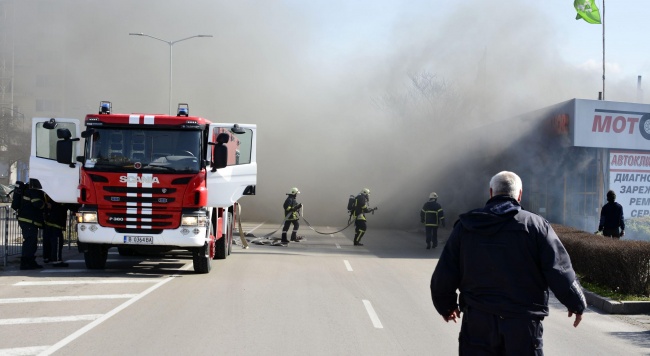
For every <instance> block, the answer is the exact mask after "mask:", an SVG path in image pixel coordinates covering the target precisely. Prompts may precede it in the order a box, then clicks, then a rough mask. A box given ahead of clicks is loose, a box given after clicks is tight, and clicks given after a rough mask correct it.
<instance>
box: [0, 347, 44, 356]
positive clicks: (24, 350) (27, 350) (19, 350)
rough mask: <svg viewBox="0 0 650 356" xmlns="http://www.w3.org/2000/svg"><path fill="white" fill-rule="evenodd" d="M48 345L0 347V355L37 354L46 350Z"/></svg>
mask: <svg viewBox="0 0 650 356" xmlns="http://www.w3.org/2000/svg"><path fill="white" fill-rule="evenodd" d="M48 347H49V346H32V347H16V348H13V349H0V355H8V356H27V355H38V354H39V353H40V352H43V351H45V350H47V348H48Z"/></svg>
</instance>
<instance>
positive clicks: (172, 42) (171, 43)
mask: <svg viewBox="0 0 650 356" xmlns="http://www.w3.org/2000/svg"><path fill="white" fill-rule="evenodd" d="M194 37H212V35H194V36H190V37H186V38H183V39H180V40H176V41H171V42H169V44H170V45H173V44H174V43H177V42H181V41H185V40H189V39H190V38H194Z"/></svg>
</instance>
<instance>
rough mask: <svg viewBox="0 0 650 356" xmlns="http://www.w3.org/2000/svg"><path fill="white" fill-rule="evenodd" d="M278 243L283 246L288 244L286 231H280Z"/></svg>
mask: <svg viewBox="0 0 650 356" xmlns="http://www.w3.org/2000/svg"><path fill="white" fill-rule="evenodd" d="M280 242H281V243H283V244H288V243H289V240H287V232H286V231H282V240H280Z"/></svg>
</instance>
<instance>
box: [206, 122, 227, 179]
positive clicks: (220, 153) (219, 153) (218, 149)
mask: <svg viewBox="0 0 650 356" xmlns="http://www.w3.org/2000/svg"><path fill="white" fill-rule="evenodd" d="M228 141H230V135H229V134H227V133H225V132H222V133H220V134H219V135H217V143H213V142H210V143H209V145H214V150H213V151H212V152H213V154H212V172H215V171H216V170H217V169H219V168H225V167H226V166H228V146H226V143H228Z"/></svg>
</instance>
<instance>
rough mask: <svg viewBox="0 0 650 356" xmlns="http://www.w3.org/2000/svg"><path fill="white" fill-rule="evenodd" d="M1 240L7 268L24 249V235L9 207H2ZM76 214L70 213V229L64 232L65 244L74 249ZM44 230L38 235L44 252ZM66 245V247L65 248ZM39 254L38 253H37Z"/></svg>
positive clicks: (3, 260) (4, 264)
mask: <svg viewBox="0 0 650 356" xmlns="http://www.w3.org/2000/svg"><path fill="white" fill-rule="evenodd" d="M0 224H1V225H0V238H2V265H3V266H7V261H8V259H9V257H10V256H16V255H20V254H21V252H22V247H23V234H22V232H21V231H20V226H19V225H18V220H17V219H16V212H15V211H14V210H13V209H11V207H10V206H8V205H3V206H0ZM76 230H77V229H76V221H75V219H74V214H70V213H69V212H68V227H67V229H66V231H64V232H63V239H64V244H65V245H67V246H68V248H72V245H73V244H76V243H77V232H76ZM42 232H43V230H39V233H38V248H39V250H40V251H41V252H42V251H43V237H42ZM65 245H64V246H65ZM37 253H38V252H37Z"/></svg>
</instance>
